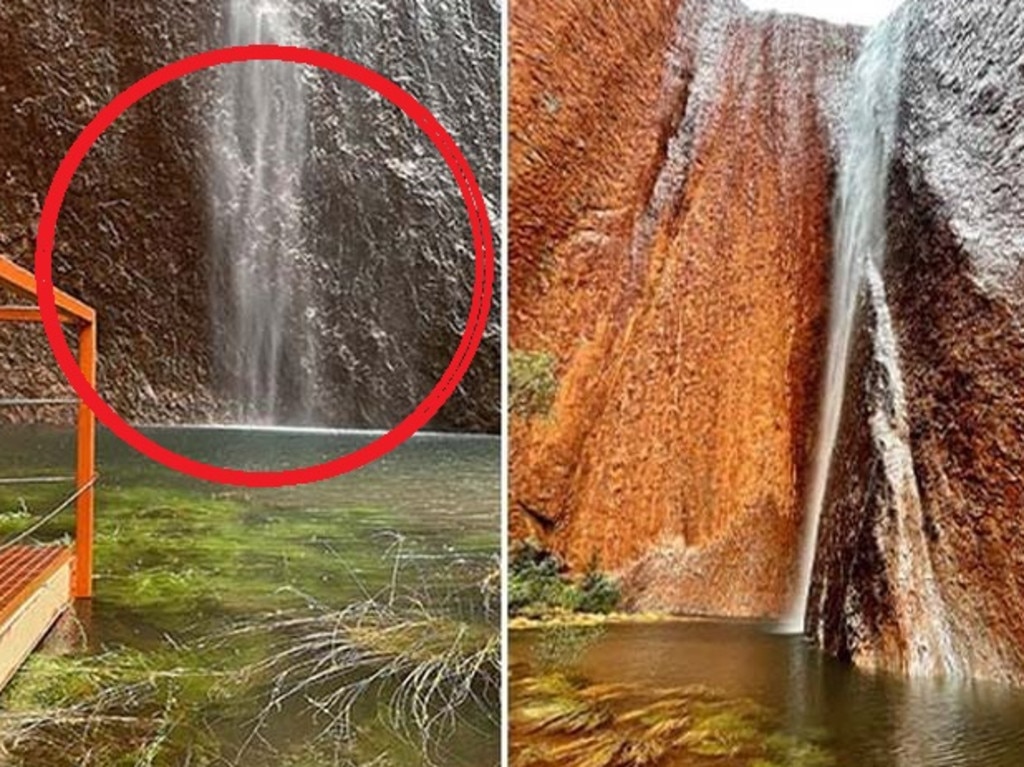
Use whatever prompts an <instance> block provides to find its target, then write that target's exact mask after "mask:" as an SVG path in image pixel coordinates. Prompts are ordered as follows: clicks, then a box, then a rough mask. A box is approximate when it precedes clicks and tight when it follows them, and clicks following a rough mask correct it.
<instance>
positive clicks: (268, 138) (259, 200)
mask: <svg viewBox="0 0 1024 767" xmlns="http://www.w3.org/2000/svg"><path fill="white" fill-rule="evenodd" d="M295 42H297V40H296V30H295V25H294V22H293V17H292V13H291V9H290V8H289V7H288V3H287V2H285V0H230V3H229V4H228V7H227V9H226V35H225V43H226V44H229V45H243V44H250V43H277V44H293V43H295ZM218 84H219V88H220V99H221V101H220V104H221V108H220V110H219V112H218V115H217V118H216V121H215V123H214V126H213V135H212V150H213V151H212V154H213V168H212V178H213V181H212V197H213V208H214V212H213V221H214V232H213V237H212V241H213V253H214V274H215V279H214V282H213V284H214V293H213V295H212V302H211V303H212V305H213V307H214V313H215V316H214V326H215V329H216V331H215V332H216V339H215V343H216V354H215V357H216V358H217V359H218V361H219V363H220V365H221V368H222V369H221V376H222V378H224V379H225V383H226V386H227V389H228V391H227V393H228V395H229V396H231V397H232V398H233V402H234V403H235V405H236V407H237V410H238V414H239V416H240V418H241V420H242V421H243V422H256V423H277V422H279V421H280V420H281V419H283V418H285V419H289V420H292V421H298V422H302V421H305V420H307V419H308V413H309V411H310V408H311V401H310V396H309V389H308V387H309V386H310V384H309V383H308V382H310V381H311V380H313V377H314V375H315V368H316V357H315V347H314V344H313V343H312V341H311V339H310V338H309V335H308V332H305V331H304V328H305V327H306V326H307V325H308V322H304V321H303V320H306V319H308V318H307V317H305V316H304V314H305V312H307V311H313V309H311V308H309V307H311V302H310V301H309V300H308V298H309V294H310V292H311V279H310V276H309V275H310V270H309V269H308V268H304V261H306V260H307V259H306V258H305V256H304V253H305V250H306V247H307V245H306V241H305V240H306V237H305V233H304V230H303V226H302V216H301V211H302V199H301V191H302V168H303V162H304V160H305V155H306V130H307V120H306V106H305V104H306V95H305V92H304V91H305V88H304V84H303V79H302V70H301V69H300V68H299V67H297V66H295V65H292V64H285V63H279V62H262V61H261V62H248V63H244V64H234V65H231V66H228V67H225V68H223V69H222V71H221V72H220V79H219V81H218ZM286 389H287V391H286ZM295 403H298V405H296V404H295ZM286 406H287V407H288V409H286Z"/></svg>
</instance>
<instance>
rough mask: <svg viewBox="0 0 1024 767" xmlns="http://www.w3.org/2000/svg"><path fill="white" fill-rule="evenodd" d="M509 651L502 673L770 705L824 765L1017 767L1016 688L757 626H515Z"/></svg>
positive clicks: (1021, 731) (1020, 736) (1022, 700)
mask: <svg viewBox="0 0 1024 767" xmlns="http://www.w3.org/2000/svg"><path fill="white" fill-rule="evenodd" d="M510 652H511V661H512V678H513V679H525V678H529V677H531V676H533V675H540V674H544V673H549V672H550V671H551V670H552V668H554V667H561V668H562V670H563V671H565V672H567V673H569V674H571V675H574V676H577V677H579V678H580V679H582V680H585V681H586V683H587V684H591V685H617V684H626V685H631V686H634V687H635V688H636V689H637V690H638V691H641V694H642V691H643V690H648V691H653V690H665V689H668V688H688V687H693V686H695V685H696V686H701V687H710V688H712V689H714V690H716V691H717V692H718V694H720V695H721V696H722V697H723V698H724V699H750V700H753V701H756V702H757V703H758V704H760V705H762V706H764V707H765V708H766V709H768V710H769V711H771V712H772V717H773V718H772V721H773V722H774V726H775V727H776V728H777V729H778V730H779V731H781V732H784V733H787V734H789V735H793V736H795V737H798V738H807V739H808V740H813V741H814V742H815V743H818V744H820V745H821V747H822V750H823V752H825V753H827V754H828V755H829V758H828V759H827V760H825V761H822V762H821V763H823V764H824V763H833V764H836V765H854V766H855V767H893V766H894V765H899V766H902V767H932V766H934V767H1011V766H1013V765H1020V764H1024V692H1022V691H1020V690H1014V689H1009V688H1005V687H1001V686H998V685H991V684H961V683H953V682H944V681H936V680H907V679H902V678H897V677H894V676H890V675H886V674H874V673H866V672H863V671H859V670H857V669H854V668H852V667H850V666H848V665H846V664H843V663H840V662H838V661H836V660H833V659H831V658H828V657H825V656H824V655H823V654H821V653H819V652H817V651H816V650H814V649H813V648H812V647H810V646H809V645H808V644H807V643H806V642H805V641H804V640H803V639H802V638H800V637H793V636H783V635H778V634H774V633H772V631H771V627H768V626H762V625H756V624H746V623H704V622H690V623H666V624H656V625H615V626H606V627H601V628H589V629H576V630H573V629H557V630H530V631H518V632H513V635H512V640H511V647H510ZM652 694H653V693H652ZM664 763H665V764H676V763H679V764H691V763H695V764H703V762H699V761H697V762H691V761H686V760H685V759H684V760H683V761H680V762H671V761H666V762H664ZM724 763H728V762H727V761H726V762H724ZM782 763H790V762H788V761H784V762H782ZM792 763H794V764H796V763H802V762H800V761H799V760H794V761H793V762H792ZM808 763H812V762H808ZM813 763H815V764H817V763H818V762H813Z"/></svg>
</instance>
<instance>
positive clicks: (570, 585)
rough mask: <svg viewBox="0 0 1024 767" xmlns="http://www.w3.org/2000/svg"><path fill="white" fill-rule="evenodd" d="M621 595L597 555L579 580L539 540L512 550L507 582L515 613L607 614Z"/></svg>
mask: <svg viewBox="0 0 1024 767" xmlns="http://www.w3.org/2000/svg"><path fill="white" fill-rule="evenodd" d="M619 599H620V594H619V588H618V585H617V584H616V583H615V581H614V580H612V579H611V578H610V577H609V576H608V575H606V574H605V573H602V572H601V571H600V570H599V568H598V561H597V559H596V557H595V558H594V559H593V560H591V563H590V566H588V568H587V571H586V573H584V575H583V577H582V578H581V579H580V580H579V582H574V581H573V580H572V579H571V578H570V577H569V575H568V573H567V572H566V567H565V564H564V563H563V562H562V561H561V560H560V559H559V558H558V557H557V556H555V555H554V554H552V553H551V552H550V551H546V550H545V549H543V548H542V547H540V546H538V545H537V544H536V543H534V542H532V541H526V542H523V543H519V544H517V545H516V547H515V548H514V549H513V551H512V557H511V561H510V563H509V583H508V606H509V612H510V613H511V614H512V615H526V616H531V617H543V616H544V615H547V614H549V613H552V612H573V613H602V614H607V613H610V612H612V611H613V610H615V608H616V607H617V606H618V604H619Z"/></svg>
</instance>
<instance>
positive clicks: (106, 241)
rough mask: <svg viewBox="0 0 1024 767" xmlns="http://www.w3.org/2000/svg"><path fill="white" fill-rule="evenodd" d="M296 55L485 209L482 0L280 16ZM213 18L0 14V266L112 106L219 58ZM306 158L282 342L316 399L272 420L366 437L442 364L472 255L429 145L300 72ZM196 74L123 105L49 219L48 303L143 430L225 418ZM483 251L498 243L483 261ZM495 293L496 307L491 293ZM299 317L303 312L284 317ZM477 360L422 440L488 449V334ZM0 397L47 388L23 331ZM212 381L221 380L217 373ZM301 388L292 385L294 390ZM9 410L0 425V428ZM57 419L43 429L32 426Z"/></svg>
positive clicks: (485, 27)
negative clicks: (201, 54) (70, 315)
mask: <svg viewBox="0 0 1024 767" xmlns="http://www.w3.org/2000/svg"><path fill="white" fill-rule="evenodd" d="M265 5H267V6H268V7H269V6H274V7H271V8H270V11H268V12H282V13H283V12H287V13H290V14H293V15H294V16H295V17H296V28H297V30H298V38H299V39H298V40H296V41H287V42H291V43H295V42H298V43H301V44H305V45H307V46H310V47H313V48H318V49H321V50H326V51H330V52H333V53H337V54H340V55H343V56H347V57H349V58H351V59H353V60H356V61H358V62H360V63H363V64H366V65H367V66H370V67H373V68H375V69H377V70H378V71H379V72H381V73H383V74H385V75H386V76H388V77H390V78H391V79H393V80H395V81H397V82H399V83H400V84H401V85H402V86H403V87H405V88H406V89H407V90H408V91H410V92H411V93H413V95H415V96H416V97H417V98H418V99H420V101H421V102H422V103H424V104H425V105H426V106H428V107H429V108H430V109H431V110H432V111H433V112H434V114H435V115H436V116H437V117H438V119H439V120H440V121H441V122H442V124H443V125H444V126H445V127H446V128H447V130H448V131H449V132H450V133H451V134H452V135H453V137H454V138H455V140H456V141H457V142H458V144H459V146H460V148H461V149H462V151H463V153H464V154H465V155H466V157H467V159H468V160H469V163H470V165H471V166H472V167H473V169H474V172H475V174H476V176H477V179H478V181H479V182H480V185H481V187H482V189H483V192H484V196H485V197H486V198H487V202H488V206H489V208H490V213H491V217H492V221H496V220H497V214H498V211H499V210H500V205H499V185H500V146H501V144H500V127H501V117H500V109H501V98H500V82H501V78H500V69H499V61H500V8H499V7H498V6H497V4H496V3H494V2H493V1H492V0H445V1H444V2H439V3H435V4H433V5H432V6H431V8H430V10H429V12H427V11H426V10H425V9H424V7H423V6H422V4H421V3H418V2H413V1H412V0H410V1H409V2H404V1H403V2H396V3H386V4H384V3H372V2H354V3H336V2H322V1H321V0H290V1H289V0H280V2H277V3H270V4H265ZM228 6H229V3H228V2H227V0H225V1H224V2H221V1H220V0H209V1H207V2H174V3H155V2H137V3H110V2H106V0H90V1H89V2H80V3H69V2H63V1H58V0H47V1H45V2H30V1H29V0H11V2H4V3H2V4H0V167H2V168H3V176H2V184H3V185H2V189H0V252H3V253H6V254H8V255H11V256H13V257H14V258H15V260H16V261H18V262H19V263H21V264H23V265H25V266H31V263H32V253H33V250H34V247H35V243H34V226H35V222H36V218H37V216H38V213H39V210H40V206H41V204H42V200H43V198H44V196H45V193H46V190H47V187H48V185H49V182H50V179H51V176H52V174H53V172H54V170H55V169H56V167H57V164H58V162H59V160H60V158H61V156H62V155H63V154H64V152H65V151H66V149H67V148H68V147H69V146H70V144H71V142H72V141H73V140H74V138H75V137H76V135H77V134H78V132H79V131H80V130H81V129H82V128H83V127H84V126H85V125H86V123H87V122H88V121H89V120H90V119H91V118H92V117H93V116H94V115H95V113H96V112H97V111H98V110H99V109H100V108H101V107H102V105H103V104H104V103H106V102H107V101H108V100H109V99H110V98H112V97H113V96H114V95H115V94H116V93H118V92H119V91H121V90H122V89H123V88H125V87H127V86H128V85H130V84H131V83H133V82H135V81H136V80H137V79H139V78H140V77H142V76H143V75H145V74H148V73H149V72H151V71H153V70H155V69H157V68H158V67H160V66H162V65H163V64H166V63H168V62H170V61H173V60H176V59H178V58H181V57H183V56H186V55H188V54H190V53H195V52H198V51H201V50H206V49H209V48H214V47H220V46H222V45H225V44H226V42H227V38H226V35H225V32H224V30H225V14H226V13H227V10H226V9H227V8H228ZM304 81H305V83H306V85H307V87H308V88H309V92H310V95H309V98H308V103H307V105H306V110H307V111H306V113H307V115H308V118H309V119H308V122H309V126H308V135H307V137H306V138H307V146H308V147H309V152H308V157H307V158H306V160H305V163H304V166H303V168H302V170H301V172H302V174H303V179H304V180H303V185H302V195H303V197H302V216H303V228H304V231H305V232H306V233H307V236H306V239H305V241H304V243H303V248H304V252H303V261H302V265H301V268H303V269H308V270H309V271H310V272H311V273H312V275H311V277H310V283H311V284H312V285H313V286H314V287H315V292H316V296H315V300H312V299H311V300H310V301H309V305H308V306H302V307H300V309H301V310H302V311H300V312H297V313H296V314H295V316H294V317H293V318H292V320H290V322H292V326H289V327H288V328H286V330H285V332H284V333H283V336H284V337H285V339H286V342H291V343H294V344H296V345H299V344H301V343H303V342H302V341H301V340H300V337H299V336H298V335H297V333H298V327H296V326H298V325H303V326H309V327H311V328H312V331H311V332H312V333H313V334H314V335H315V338H316V343H317V344H318V345H319V348H320V354H319V356H318V367H317V370H316V371H315V375H316V377H317V381H316V385H315V387H314V388H315V391H313V392H312V394H310V395H309V397H308V398H310V399H312V400H313V402H312V403H310V402H298V401H296V400H298V399H300V398H306V396H307V395H306V394H305V393H304V392H307V391H308V387H306V386H305V384H304V382H302V381H298V380H295V379H296V378H299V377H301V373H300V374H298V375H292V377H291V378H288V379H286V380H284V381H283V383H282V391H281V398H282V399H283V400H285V402H283V403H282V405H281V407H279V408H277V407H275V408H272V409H273V410H274V411H280V412H281V413H282V414H283V417H284V418H285V420H286V422H294V417H293V416H294V414H295V413H305V414H306V415H305V416H304V417H306V418H308V419H309V420H310V421H311V422H313V423H317V424H323V425H334V426H354V427H378V428H380V427H387V426H390V425H394V424H395V423H397V421H398V420H400V418H402V417H404V416H405V415H407V414H408V413H409V412H411V411H412V409H413V408H414V407H415V406H416V404H417V403H418V402H419V400H420V399H422V398H423V397H424V396H425V395H426V394H427V392H428V391H429V390H430V388H431V387H432V386H433V385H434V383H435V382H436V381H437V380H438V378H440V376H441V374H442V373H443V371H444V369H445V368H446V367H447V365H448V363H449V360H450V358H451V355H452V353H453V352H454V350H455V349H456V347H457V345H458V340H459V336H460V334H461V331H462V326H463V323H464V321H465V318H466V316H467V313H468V306H469V302H470V296H471V292H472V284H473V274H474V271H473V270H474V263H473V248H472V241H471V239H470V234H469V226H468V223H467V221H466V214H465V212H464V209H463V207H462V202H461V198H460V196H459V193H458V188H457V186H456V183H455V181H454V179H452V178H451V176H450V174H449V173H448V171H447V169H446V167H445V166H444V164H443V162H442V161H441V160H440V156H439V155H438V154H437V153H436V150H434V149H433V147H432V146H431V144H430V142H429V140H428V139H427V138H426V137H425V136H424V135H423V134H422V133H421V132H420V131H419V129H418V128H417V127H416V126H415V125H414V124H413V123H411V121H409V120H407V119H406V118H404V117H403V116H402V115H400V114H399V113H398V112H397V110H395V109H393V108H391V107H390V105H388V104H386V103H383V101H382V100H381V99H380V98H378V97H377V96H376V95H374V94H369V93H368V92H366V91H365V90H364V89H362V88H361V87H360V86H358V85H356V84H354V83H349V82H341V81H340V78H337V77H334V76H333V75H330V74H326V73H319V74H317V73H306V74H305V75H304ZM219 98H223V94H220V93H219V92H218V86H217V79H216V72H207V73H199V74H195V75H190V76H189V77H188V78H186V79H185V80H183V81H178V82H176V83H173V84H170V85H168V86H166V87H164V88H162V89H161V90H159V91H158V92H156V93H154V94H152V95H151V96H149V97H147V98H146V99H145V100H144V101H143V102H141V103H139V104H137V105H136V106H134V107H132V109H130V110H129V111H128V113H127V114H125V115H124V116H123V117H122V118H121V119H120V120H118V122H117V123H116V124H115V125H114V126H113V128H112V129H111V130H110V132H109V134H108V135H106V136H104V137H103V138H102V139H101V141H100V142H99V143H98V144H97V145H96V147H95V148H94V149H93V150H92V152H91V153H90V155H89V156H88V157H87V158H86V160H85V162H84V163H83V164H82V166H81V169H80V171H79V172H78V174H77V176H76V179H75V181H74V184H73V186H72V190H71V193H70V194H69V197H68V200H67V203H66V205H65V207H64V210H63V212H62V215H61V223H60V230H59V233H58V235H59V236H58V240H59V247H58V250H57V252H56V254H55V260H54V264H55V269H54V271H55V275H56V280H57V284H58V285H59V286H60V287H62V288H64V289H66V290H68V291H70V292H72V293H75V294H78V295H80V296H81V297H82V298H84V299H86V300H87V301H89V302H91V303H93V304H94V305H95V306H96V307H97V309H98V311H99V321H100V385H101V390H102V392H103V393H104V394H105V395H106V396H107V397H108V398H109V399H110V400H111V402H112V404H113V405H114V407H115V408H116V409H117V410H118V411H119V412H120V413H121V414H122V415H123V416H125V417H127V418H129V419H132V420H135V421H142V422H168V421H179V422H181V421H188V422H195V421H207V420H211V419H216V420H236V414H237V403H232V402H230V401H228V400H227V397H228V394H229V392H227V391H226V389H227V386H226V385H225V381H226V380H228V379H230V378H231V375H232V371H231V370H225V369H224V368H225V367H226V365H225V362H224V360H229V359H230V357H231V354H230V350H225V349H223V348H221V349H218V348H216V345H217V344H218V343H220V344H221V345H223V341H221V340H217V333H216V332H215V330H216V328H214V327H213V323H214V322H215V321H214V320H213V319H211V318H213V317H216V316H217V313H216V312H214V311H212V306H211V304H212V303H214V302H218V301H225V300H228V296H229V295H230V294H229V293H228V292H227V291H225V290H223V289H221V288H219V287H218V286H219V285H220V282H218V280H217V279H215V278H214V277H215V275H211V274H210V268H211V267H210V263H211V259H210V257H209V256H210V243H211V234H210V233H211V227H212V226H213V225H214V216H213V215H212V210H211V204H210V197H211V194H210V188H211V184H214V183H216V182H217V179H211V178H210V173H211V168H214V167H215V166H214V164H213V163H212V161H211V159H210V151H211V150H210V140H209V135H210V128H211V124H212V121H213V120H214V116H215V114H216V113H217V111H218V109H221V108H222V104H220V103H219V102H218V99H219ZM495 245H496V247H497V243H495ZM495 295H496V296H497V295H499V291H498V290H497V285H496V291H495ZM305 300H306V298H305V297H304V298H303V301H305ZM494 306H495V311H493V312H492V316H491V323H490V326H489V328H488V331H487V333H486V338H485V341H484V344H483V346H482V348H481V351H480V354H479V355H478V356H477V358H476V360H475V362H474V365H473V366H472V368H471V370H470V372H469V373H468V374H467V377H466V378H465V379H464V382H463V385H462V386H461V387H460V388H459V390H458V391H456V392H455V393H454V396H453V397H452V399H451V401H450V402H449V404H448V405H447V406H446V407H445V408H444V409H443V410H442V411H441V413H440V414H439V415H438V416H437V418H436V419H435V421H434V423H433V427H434V428H442V429H468V430H490V431H496V430H497V428H498V425H499V423H500V405H499V403H500V396H499V395H500V391H499V385H500V381H499V379H500V357H499V349H498V347H499V345H500V330H499V325H498V319H499V317H498V312H497V310H496V307H497V300H495V305H494ZM0 333H2V335H0V349H2V350H3V351H2V352H0V355H2V356H0V396H3V395H7V396H10V395H18V396H26V395H27V396H36V397H38V396H42V395H46V394H52V393H56V392H57V391H61V390H62V389H63V387H62V386H61V382H62V377H61V376H60V374H59V372H58V371H56V370H55V366H54V365H53V364H52V363H51V361H50V355H49V352H48V350H47V349H46V347H45V342H44V341H43V338H42V334H41V333H40V332H39V331H38V330H37V329H28V330H26V331H20V330H19V331H17V332H16V334H12V332H11V331H10V330H9V329H0ZM227 364H228V365H230V363H227ZM311 374H312V373H311ZM28 415H29V414H28V413H18V412H11V411H5V412H3V413H0V418H4V417H11V416H13V417H27V416H28ZM52 415H53V417H57V415H58V414H52Z"/></svg>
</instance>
